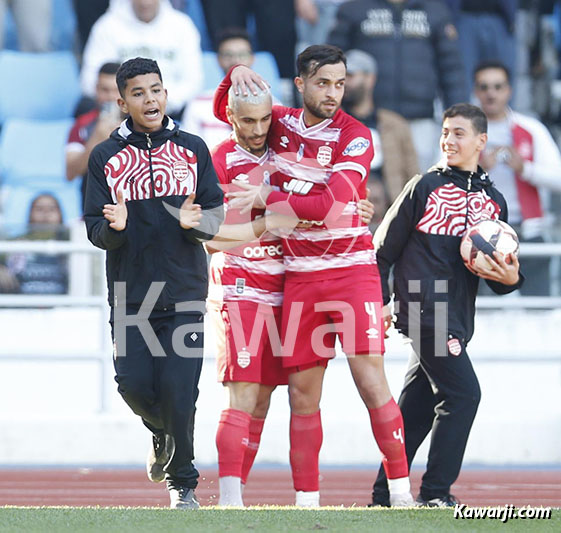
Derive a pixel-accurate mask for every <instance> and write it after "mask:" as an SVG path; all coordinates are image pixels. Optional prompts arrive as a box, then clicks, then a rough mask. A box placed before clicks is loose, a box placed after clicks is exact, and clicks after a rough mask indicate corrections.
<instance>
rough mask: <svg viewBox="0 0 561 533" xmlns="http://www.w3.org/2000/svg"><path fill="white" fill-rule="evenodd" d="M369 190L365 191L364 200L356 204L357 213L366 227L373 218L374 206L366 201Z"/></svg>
mask: <svg viewBox="0 0 561 533" xmlns="http://www.w3.org/2000/svg"><path fill="white" fill-rule="evenodd" d="M369 193H370V190H369V189H366V198H363V199H361V200H359V201H358V202H357V204H356V208H357V213H358V216H359V217H360V219H361V220H362V222H363V223H364V224H366V225H367V226H368V224H370V222H371V221H372V217H373V216H374V204H373V203H372V202H371V201H370V200H368V195H369Z"/></svg>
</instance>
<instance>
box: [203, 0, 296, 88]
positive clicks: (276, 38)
mask: <svg viewBox="0 0 561 533" xmlns="http://www.w3.org/2000/svg"><path fill="white" fill-rule="evenodd" d="M203 8H204V11H205V17H206V23H207V27H208V30H209V33H210V38H211V40H212V42H213V43H214V49H215V50H218V38H219V36H220V33H221V32H222V31H223V30H224V28H231V27H237V28H245V27H246V24H247V18H248V15H250V14H252V15H254V17H255V26H256V31H257V42H258V48H257V49H258V50H266V51H268V52H271V53H272V54H273V55H274V56H275V60H276V62H277V66H278V68H279V73H280V76H281V78H285V79H290V85H291V86H292V77H293V76H294V51H295V47H296V27H295V19H296V12H295V8H294V0H288V1H287V0H267V1H263V0H205V1H204V2H203Z"/></svg>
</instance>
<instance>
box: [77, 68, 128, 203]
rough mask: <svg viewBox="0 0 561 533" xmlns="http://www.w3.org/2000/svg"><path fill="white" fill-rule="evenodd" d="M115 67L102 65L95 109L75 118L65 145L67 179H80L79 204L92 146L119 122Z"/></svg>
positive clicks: (109, 132) (84, 191)
mask: <svg viewBox="0 0 561 533" xmlns="http://www.w3.org/2000/svg"><path fill="white" fill-rule="evenodd" d="M118 69H119V64H118V63H105V64H104V65H102V67H101V68H100V69H99V74H98V76H97V83H96V86H95V102H94V105H95V107H94V109H92V110H90V111H88V112H86V113H83V114H81V115H79V116H78V118H77V119H76V121H75V122H74V125H73V126H72V129H71V130H70V134H69V136H68V144H67V145H66V179H68V180H69V181H72V180H74V179H77V178H78V179H79V178H81V179H82V203H83V200H84V196H85V193H86V180H85V176H86V171H87V170H88V158H89V157H90V152H91V151H92V150H93V148H94V146H96V145H97V144H99V143H100V142H101V141H104V140H105V139H107V137H109V135H110V134H111V132H112V131H113V130H114V129H115V128H117V127H118V126H119V123H120V122H121V120H122V117H121V111H120V110H119V106H118V104H117V98H119V89H118V88H117V81H116V79H115V75H116V74H117V70H118Z"/></svg>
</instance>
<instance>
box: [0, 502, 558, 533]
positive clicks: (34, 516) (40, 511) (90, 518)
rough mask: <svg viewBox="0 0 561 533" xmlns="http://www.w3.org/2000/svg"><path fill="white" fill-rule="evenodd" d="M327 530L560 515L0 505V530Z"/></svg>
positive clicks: (525, 526)
mask: <svg viewBox="0 0 561 533" xmlns="http://www.w3.org/2000/svg"><path fill="white" fill-rule="evenodd" d="M320 530H324V531H328V532H335V531H337V532H339V531H340V532H349V531H350V532H355V531H356V532H363V531H364V532H367V531H368V532H375V533H385V532H389V533H408V532H411V533H424V532H446V533H448V532H454V531H469V532H479V531H509V532H510V531H520V532H529V531H530V532H531V531H540V532H541V531H555V532H559V531H561V511H560V510H559V509H556V510H553V512H552V516H551V519H550V520H521V519H518V520H509V521H508V522H507V523H506V524H503V523H502V522H501V521H500V520H492V519H479V520H458V519H454V516H453V510H452V509H394V510H391V509H383V510H382V509H364V508H363V509H359V508H357V509H338V508H325V509H321V510H304V509H294V508H286V507H284V508H280V507H279V508H274V507H266V508H265V507H264V508H257V507H255V508H248V509H245V510H224V509H214V508H203V509H201V510H199V511H172V510H169V509H146V508H142V509H140V508H95V507H82V508H76V507H2V508H0V532H8V531H9V532H10V533H12V532H13V533H15V532H18V533H19V532H25V533H39V532H40V533H58V532H72V533H82V532H103V533H129V532H130V533H141V532H152V533H159V532H166V533H175V532H178V533H179V532H181V533H186V532H191V531H196V532H199V531H200V532H209V533H210V532H213V533H214V532H216V533H223V532H234V531H264V532H267V533H274V532H277V531H283V532H288V531H320Z"/></svg>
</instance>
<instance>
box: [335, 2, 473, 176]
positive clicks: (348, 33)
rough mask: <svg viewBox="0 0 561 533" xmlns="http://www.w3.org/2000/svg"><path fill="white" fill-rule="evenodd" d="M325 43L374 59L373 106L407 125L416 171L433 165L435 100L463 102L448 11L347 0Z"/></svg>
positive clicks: (461, 76) (416, 4)
mask: <svg viewBox="0 0 561 533" xmlns="http://www.w3.org/2000/svg"><path fill="white" fill-rule="evenodd" d="M329 42H330V43H331V44H335V45H337V46H339V47H341V48H343V50H349V49H351V48H356V49H359V50H363V51H365V52H368V53H369V54H371V55H373V56H374V57H375V58H376V61H377V62H378V70H379V76H378V82H377V83H376V88H375V90H374V100H375V102H376V105H378V106H380V107H383V108H384V109H390V110H391V111H395V112H396V113H399V114H400V115H402V116H403V117H405V118H406V119H407V120H408V122H409V126H410V127H411V132H412V134H413V142H414V144H415V150H416V152H417V157H418V159H419V165H420V167H421V170H422V171H425V170H426V169H427V168H428V167H429V166H431V165H432V164H433V163H435V162H436V161H437V160H438V158H439V153H438V137H439V135H440V126H439V125H438V124H437V122H436V121H435V120H434V99H435V97H436V96H437V95H439V94H440V96H441V98H442V100H443V104H444V105H445V106H446V107H448V106H450V105H452V104H454V103H457V102H464V101H466V100H468V97H469V92H468V91H467V85H466V80H465V74H464V69H463V65H462V61H461V56H460V51H459V47H458V32H457V31H456V28H455V27H454V25H453V23H452V19H451V14H450V10H449V8H448V7H447V6H446V5H445V4H444V3H442V2H434V1H431V0H351V1H350V2H345V3H344V4H342V5H341V7H340V8H339V10H338V12H337V20H336V23H335V25H334V27H333V30H332V31H331V33H330V35H329Z"/></svg>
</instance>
